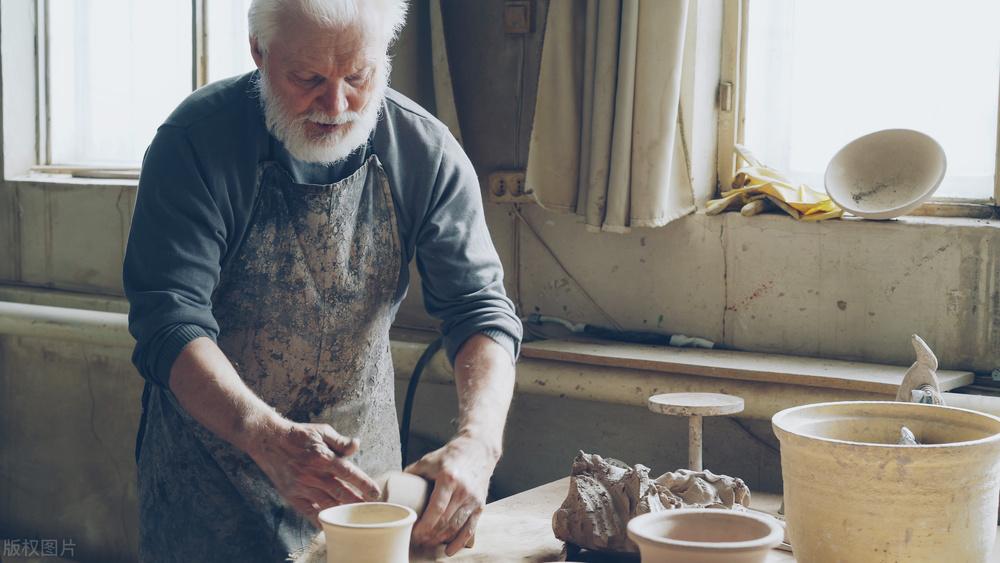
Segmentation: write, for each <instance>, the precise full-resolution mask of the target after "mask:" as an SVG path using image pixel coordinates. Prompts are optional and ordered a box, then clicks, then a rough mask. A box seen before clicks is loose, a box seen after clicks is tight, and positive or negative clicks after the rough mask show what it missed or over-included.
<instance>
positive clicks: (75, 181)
mask: <svg viewBox="0 0 1000 563" xmlns="http://www.w3.org/2000/svg"><path fill="white" fill-rule="evenodd" d="M5 181H6V182H17V183H21V184H35V185H40V186H52V187H67V188H71V187H73V186H79V187H87V188H92V187H115V188H120V187H127V188H137V187H138V186H139V180H138V179H137V178H78V177H76V176H72V175H70V174H50V173H43V172H30V173H28V174H21V175H18V176H13V177H11V178H6V179H5Z"/></svg>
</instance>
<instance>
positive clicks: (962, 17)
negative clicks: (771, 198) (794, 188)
mask: <svg viewBox="0 0 1000 563" xmlns="http://www.w3.org/2000/svg"><path fill="white" fill-rule="evenodd" d="M734 6H735V8H736V9H737V10H738V11H740V13H739V14H738V16H736V15H733V14H727V26H728V29H729V31H728V33H734V31H733V30H734V29H739V31H737V32H735V33H737V35H738V37H737V38H729V39H728V42H729V45H730V46H731V48H732V49H736V50H738V51H739V54H738V55H735V56H733V55H731V56H730V57H729V61H728V65H729V69H726V68H724V69H723V74H724V75H726V74H727V73H728V78H727V77H725V76H724V78H723V80H724V81H725V80H729V81H731V83H732V84H735V87H734V88H733V90H735V91H736V98H737V99H736V100H734V101H733V102H732V107H734V108H735V110H736V112H737V113H738V116H737V117H735V118H729V119H730V120H731V121H730V123H729V124H728V129H726V128H720V132H721V133H722V134H728V135H732V136H731V137H730V139H733V140H735V141H736V142H742V143H744V144H745V145H747V146H748V147H749V148H750V149H751V150H752V151H753V152H754V153H755V154H756V155H757V156H758V157H760V158H761V160H763V161H764V162H766V163H768V164H769V165H770V166H774V167H775V168H778V169H780V170H783V171H785V172H787V173H789V174H790V175H792V176H793V177H795V178H797V179H798V180H800V181H804V182H806V183H808V184H810V185H812V186H813V187H815V188H817V189H822V187H823V173H824V171H825V169H826V164H827V163H828V162H829V160H830V158H832V157H833V155H834V154H835V153H836V152H837V150H839V149H840V147H842V146H843V145H845V144H846V143H848V142H849V141H851V140H853V139H854V138H856V137H859V136H861V135H864V134H866V133H870V132H873V131H877V130H880V129H888V128H908V129H916V130H919V131H923V132H924V133H927V134H929V135H931V136H932V137H934V138H935V139H936V140H937V141H938V142H939V143H940V144H941V146H942V147H943V148H944V150H945V153H946V155H947V158H948V171H947V175H946V177H945V179H944V181H943V182H942V184H941V187H940V188H939V189H938V191H937V192H936V193H935V196H936V197H937V198H939V199H940V198H945V199H947V198H954V199H962V200H975V201H987V200H993V201H996V200H995V198H996V194H995V191H996V190H997V189H998V183H997V180H996V178H997V174H996V172H997V160H998V152H997V118H998V116H997V108H998V105H1000V101H998V90H1000V33H997V32H996V22H998V21H1000V2H997V1H996V0H949V1H948V2H940V1H937V0H879V1H878V2H871V1H870V0H838V1H837V2H830V1H828V0H737V1H736V2H733V1H730V6H727V9H732V8H733V7H734ZM724 89H728V86H726V87H725V88H724ZM724 103H725V102H724ZM730 142H731V141H730ZM730 146H731V145H730ZM726 149H727V150H728V147H726ZM720 150H723V147H720ZM722 158H723V155H721V154H720V164H721V166H720V179H722V181H723V182H725V177H726V174H724V173H723V172H725V170H726V164H731V161H730V162H729V163H726V162H723V161H722ZM729 177H731V174H730V175H729Z"/></svg>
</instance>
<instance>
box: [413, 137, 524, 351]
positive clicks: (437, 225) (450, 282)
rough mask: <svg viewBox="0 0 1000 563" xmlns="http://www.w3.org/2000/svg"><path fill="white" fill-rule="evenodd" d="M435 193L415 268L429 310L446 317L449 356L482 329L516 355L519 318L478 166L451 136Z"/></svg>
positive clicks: (444, 328)
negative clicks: (488, 216) (484, 200)
mask: <svg viewBox="0 0 1000 563" xmlns="http://www.w3.org/2000/svg"><path fill="white" fill-rule="evenodd" d="M433 194H434V196H433V198H432V201H431V205H430V209H429V211H428V213H427V216H426V218H425V220H424V221H423V223H422V225H421V227H420V230H419V234H418V237H417V267H418V269H419V271H420V277H421V283H422V287H423V293H424V302H425V306H426V308H427V312H428V313H430V314H431V315H433V316H435V317H437V318H439V319H441V320H442V326H441V331H442V333H443V336H444V345H445V350H446V351H447V354H448V359H449V360H450V361H452V362H454V360H455V355H456V354H457V353H458V350H459V348H461V346H462V344H463V343H465V341H466V340H468V338H469V337H470V336H472V335H474V334H477V333H483V334H485V335H486V336H488V337H490V338H492V339H493V340H494V341H496V342H497V343H498V344H500V345H501V346H503V347H504V348H505V349H506V350H507V351H508V352H509V353H510V355H511V358H512V359H515V360H516V359H517V356H518V354H519V351H520V344H521V337H522V327H521V321H520V319H518V317H517V314H516V313H515V310H514V304H513V303H512V302H511V300H510V299H509V298H508V297H507V295H506V292H505V291H504V287H503V267H502V266H501V264H500V258H499V256H497V253H496V249H495V248H494V247H493V241H492V240H491V239H490V234H489V231H488V229H487V227H486V219H485V217H484V214H483V203H482V196H481V195H480V190H479V180H478V178H477V176H476V172H475V169H473V167H472V163H471V162H469V159H468V157H467V156H466V155H465V152H464V151H463V150H462V148H461V147H460V146H459V145H458V142H457V141H455V140H454V138H453V137H451V136H450V135H445V138H444V139H443V140H442V151H441V158H440V165H439V167H438V174H437V178H436V180H435V186H434V190H433Z"/></svg>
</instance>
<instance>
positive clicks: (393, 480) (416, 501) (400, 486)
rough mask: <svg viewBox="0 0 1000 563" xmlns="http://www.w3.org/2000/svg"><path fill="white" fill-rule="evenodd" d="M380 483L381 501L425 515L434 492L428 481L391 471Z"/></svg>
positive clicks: (412, 475) (382, 477)
mask: <svg viewBox="0 0 1000 563" xmlns="http://www.w3.org/2000/svg"><path fill="white" fill-rule="evenodd" d="M378 483H379V487H380V488H381V490H382V496H381V499H380V500H382V501H385V502H391V503H393V504H401V505H403V506H406V507H409V508H410V509H412V510H413V511H414V512H416V513H417V516H420V515H421V514H423V513H424V508H425V507H426V506H427V501H428V500H430V496H431V490H432V486H431V483H430V482H428V481H427V479H424V478H423V477H421V476H419V475H414V474H412V473H404V472H402V471H390V472H389V473H386V474H384V475H382V476H381V477H380V478H379V479H378Z"/></svg>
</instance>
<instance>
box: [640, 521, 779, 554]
mask: <svg viewBox="0 0 1000 563" xmlns="http://www.w3.org/2000/svg"><path fill="white" fill-rule="evenodd" d="M784 535H785V531H784V529H783V528H782V527H781V524H779V523H778V521H777V520H775V519H774V518H771V517H770V516H766V515H763V514H757V513H753V512H737V511H735V510H723V509H718V508H678V509H673V510H661V511H659V512H650V513H649V514H643V515H642V516H637V517H635V518H633V519H632V520H631V521H630V522H629V523H628V537H629V538H631V539H632V541H634V542H635V543H636V545H638V546H639V554H640V555H641V557H642V563H677V562H684V563H762V562H763V561H764V560H765V559H766V558H767V554H768V552H769V551H770V550H771V549H772V548H773V547H775V546H777V545H778V544H780V543H781V540H782V538H783V537H784Z"/></svg>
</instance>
